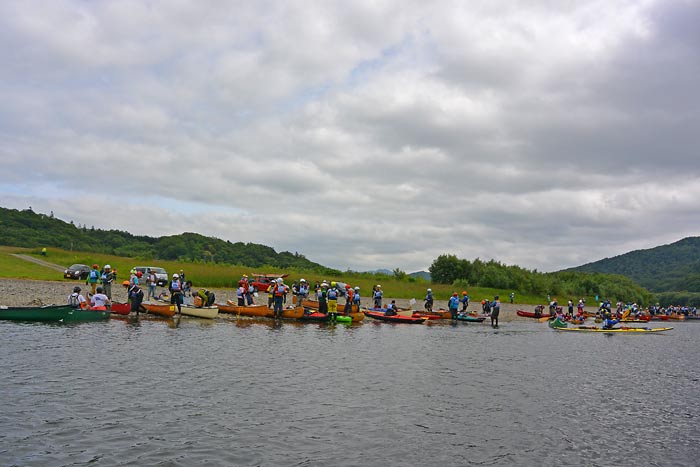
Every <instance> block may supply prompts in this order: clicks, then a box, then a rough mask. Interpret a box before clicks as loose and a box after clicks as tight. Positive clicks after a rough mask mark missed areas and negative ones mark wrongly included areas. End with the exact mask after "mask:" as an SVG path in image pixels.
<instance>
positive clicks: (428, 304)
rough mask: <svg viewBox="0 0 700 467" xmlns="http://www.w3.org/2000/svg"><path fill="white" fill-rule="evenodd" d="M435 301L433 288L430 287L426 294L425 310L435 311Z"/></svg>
mask: <svg viewBox="0 0 700 467" xmlns="http://www.w3.org/2000/svg"><path fill="white" fill-rule="evenodd" d="M433 302H434V299H433V289H428V291H427V293H426V294H425V311H427V312H431V311H433Z"/></svg>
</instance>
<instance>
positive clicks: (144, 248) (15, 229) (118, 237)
mask: <svg viewBox="0 0 700 467" xmlns="http://www.w3.org/2000/svg"><path fill="white" fill-rule="evenodd" d="M0 232H2V235H0V245H8V246H18V247H26V248H34V247H56V248H62V249H65V250H78V251H89V252H96V253H107V254H114V255H117V256H131V257H141V258H152V259H163V260H179V261H208V262H214V263H225V264H239V265H244V266H251V267H258V266H274V267H279V268H300V269H306V270H314V271H319V272H323V273H327V274H335V273H339V271H336V270H334V269H329V268H327V267H325V266H322V265H320V264H318V263H314V262H313V261H309V260H308V259H306V257H305V256H304V255H302V254H299V253H290V252H288V251H283V252H281V253H277V252H276V251H275V250H274V249H273V248H271V247H269V246H265V245H260V244H256V243H243V242H236V243H231V242H230V241H224V240H221V239H218V238H214V237H205V236H204V235H200V234H197V233H182V234H179V235H171V236H167V237H148V236H137V235H132V234H130V233H128V232H122V231H120V230H101V229H96V228H95V227H90V228H88V227H87V226H82V227H81V226H76V225H74V224H73V221H71V222H70V223H68V222H65V221H62V220H60V219H57V218H55V217H54V216H53V213H51V215H48V216H47V215H45V214H37V213H35V212H34V211H32V210H31V209H25V210H23V211H18V210H15V209H6V208H1V207H0Z"/></svg>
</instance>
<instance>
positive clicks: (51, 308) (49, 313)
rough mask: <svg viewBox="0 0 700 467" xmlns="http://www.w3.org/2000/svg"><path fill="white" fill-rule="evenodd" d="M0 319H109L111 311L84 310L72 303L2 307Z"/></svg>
mask: <svg viewBox="0 0 700 467" xmlns="http://www.w3.org/2000/svg"><path fill="white" fill-rule="evenodd" d="M0 319H7V320H11V321H43V322H62V323H66V322H78V321H100V320H103V319H109V311H98V310H82V309H80V308H73V307H72V306H70V305H48V306H8V307H0Z"/></svg>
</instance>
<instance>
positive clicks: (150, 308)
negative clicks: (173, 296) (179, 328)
mask: <svg viewBox="0 0 700 467" xmlns="http://www.w3.org/2000/svg"><path fill="white" fill-rule="evenodd" d="M141 307H142V308H144V309H145V310H146V311H147V312H149V313H151V314H154V315H160V316H167V317H173V316H175V313H176V312H177V307H176V306H175V305H170V304H167V303H153V302H143V303H141Z"/></svg>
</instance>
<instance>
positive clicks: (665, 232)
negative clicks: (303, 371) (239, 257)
mask: <svg viewBox="0 0 700 467" xmlns="http://www.w3.org/2000/svg"><path fill="white" fill-rule="evenodd" d="M699 13H700V6H699V4H698V3H697V2H688V1H682V0H677V1H676V0H674V1H664V2H661V1H650V2H636V1H629V2H627V1H623V2H615V3H614V4H610V2H603V1H586V2H577V3H576V2H575V3H570V2H561V3H558V4H556V5H552V4H551V2H546V3H545V2H541V3H538V2H529V3H528V4H527V5H522V4H513V3H511V2H469V3H466V4H462V3H459V2H457V3H453V2H440V3H438V4H436V5H432V4H431V5H430V7H428V6H427V5H424V4H423V2H390V1H387V2H379V3H377V2H351V3H348V2H326V3H323V4H319V5H316V6H315V7H314V8H310V7H309V6H308V4H306V3H304V2H284V3H279V2H254V3H249V4H237V5H233V4H232V5H223V6H222V5H221V4H220V3H218V2H176V3H174V2H162V3H159V2H155V3H153V2H142V1H138V0H133V1H129V2H118V3H84V2H77V1H68V0H65V1H56V2H51V3H49V4H47V3H45V2H32V1H29V2H15V1H8V2H4V3H2V4H1V5H0V40H2V41H3V44H5V45H6V47H3V48H2V50H0V60H2V63H3V67H2V72H0V99H2V102H3V106H2V107H0V138H1V139H2V141H3V143H2V145H0V197H2V199H3V202H2V205H3V206H7V207H18V208H23V207H26V206H27V205H32V206H33V208H34V209H35V210H40V211H45V212H48V211H49V210H53V211H54V212H55V213H56V215H58V216H59V217H61V218H64V219H73V220H74V221H75V222H76V223H81V224H88V225H95V226H97V227H103V228H119V229H123V230H129V231H131V232H134V233H137V234H148V235H154V236H158V235H169V234H175V233H180V232H183V231H191V230H196V231H198V232H200V233H202V234H205V235H213V236H217V237H219V238H224V239H230V240H232V241H239V240H241V241H251V242H258V243H264V244H268V245H270V246H272V247H274V248H276V249H277V250H290V251H298V252H301V253H304V254H305V255H306V256H307V257H309V258H310V259H312V260H315V261H318V262H321V263H323V264H326V265H328V266H333V267H337V268H340V269H345V268H352V269H361V270H362V269H372V268H376V267H389V268H394V267H400V268H402V269H405V270H408V271H412V270H417V269H422V268H427V267H428V266H429V264H430V263H431V262H432V260H433V259H434V258H436V257H437V256H438V255H440V254H442V253H454V254H457V255H459V256H461V257H465V258H470V259H473V258H475V257H480V258H482V259H491V258H495V259H498V260H500V261H503V262H506V263H508V264H520V265H521V266H524V267H530V268H538V269H540V270H554V269H559V268H563V267H569V266H574V265H577V264H580V263H583V262H587V261H592V260H596V259H599V258H601V257H604V256H611V255H615V254H620V253H623V252H625V251H628V250H629V249H634V248H642V247H651V246H655V245H657V244H660V243H667V242H671V241H674V240H677V239H679V238H681V237H684V236H688V235H697V234H698V231H699V228H700V225H698V224H699V223H700V221H698V218H699V217H698V216H697V209H696V207H695V203H694V200H697V198H698V195H700V183H699V182H698V164H697V162H696V160H697V155H696V153H697V150H696V148H697V147H699V144H698V143H700V141H698V134H697V128H699V127H700V125H699V124H700V115H699V112H698V109H699V108H700V105H698V104H700V102H699V97H698V92H697V89H696V87H697V86H696V84H695V77H696V76H698V75H699V74H700V73H698V72H699V71H700V70H699V68H700V57H699V53H700V52H699V51H698V47H697V44H698V43H699V41H698V39H699V34H700V33H698V29H697V26H696V25H697V24H698V19H700V14H699ZM195 216H197V217H196V218H197V222H196V223H193V222H192V220H193V218H194V217H195ZM193 226H196V228H195V227H193Z"/></svg>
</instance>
